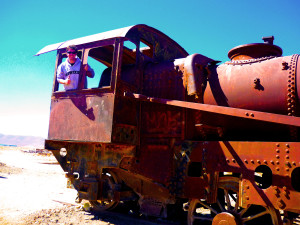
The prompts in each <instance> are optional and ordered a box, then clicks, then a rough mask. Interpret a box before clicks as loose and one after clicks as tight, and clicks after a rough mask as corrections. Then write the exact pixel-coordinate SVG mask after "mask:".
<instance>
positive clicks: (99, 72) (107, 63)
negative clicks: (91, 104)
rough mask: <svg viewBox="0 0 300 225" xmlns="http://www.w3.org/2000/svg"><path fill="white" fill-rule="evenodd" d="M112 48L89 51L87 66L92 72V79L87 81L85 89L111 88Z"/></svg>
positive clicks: (106, 47)
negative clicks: (93, 74) (93, 73)
mask: <svg viewBox="0 0 300 225" xmlns="http://www.w3.org/2000/svg"><path fill="white" fill-rule="evenodd" d="M113 53H114V46H113V45H107V46H101V47H98V48H92V49H90V50H89V53H88V58H87V64H88V65H89V66H90V67H91V68H92V69H93V70H94V72H95V76H94V78H90V79H88V83H87V88H88V89H90V88H103V87H110V86H111V76H112V74H111V73H112V64H113V63H112V61H113Z"/></svg>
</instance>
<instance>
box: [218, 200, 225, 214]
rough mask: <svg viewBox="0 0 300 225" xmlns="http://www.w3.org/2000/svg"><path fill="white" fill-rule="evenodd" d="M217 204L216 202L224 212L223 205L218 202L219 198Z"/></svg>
mask: <svg viewBox="0 0 300 225" xmlns="http://www.w3.org/2000/svg"><path fill="white" fill-rule="evenodd" d="M217 204H218V206H219V208H220V209H221V212H225V209H224V208H223V206H222V204H221V203H220V201H219V199H218V200H217Z"/></svg>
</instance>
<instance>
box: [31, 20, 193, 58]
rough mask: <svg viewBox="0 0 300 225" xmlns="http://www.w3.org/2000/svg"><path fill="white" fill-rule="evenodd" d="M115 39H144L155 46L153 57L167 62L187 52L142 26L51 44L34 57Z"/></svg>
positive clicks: (147, 27)
mask: <svg viewBox="0 0 300 225" xmlns="http://www.w3.org/2000/svg"><path fill="white" fill-rule="evenodd" d="M116 37H121V38H122V37H123V38H125V37H126V38H129V39H130V40H131V41H133V42H134V43H138V41H139V40H140V38H141V39H144V40H145V41H146V42H148V43H151V44H152V45H153V46H155V55H156V56H157V57H158V58H161V59H164V60H167V59H170V57H173V58H181V57H185V56H187V55H188V54H187V52H186V51H185V50H184V49H183V48H182V47H181V46H180V45H179V44H177V43H176V42H175V41H173V40H172V39H171V38H169V37H168V36H167V35H165V34H164V33H162V32H160V31H158V30H156V29H154V28H152V27H149V26H147V25H144V24H139V25H134V26H129V27H124V28H120V29H116V30H112V31H107V32H103V33H99V34H94V35H90V36H86V37H82V38H77V39H73V40H68V41H65V42H60V43H57V44H52V45H48V46H46V47H44V48H43V49H41V50H40V51H39V52H38V53H37V54H36V56H38V55H41V54H43V53H47V52H50V51H54V50H59V49H65V48H66V47H68V46H69V45H83V44H89V43H93V42H97V41H101V40H108V39H113V38H116Z"/></svg>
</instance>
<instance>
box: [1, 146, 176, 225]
mask: <svg viewBox="0 0 300 225" xmlns="http://www.w3.org/2000/svg"><path fill="white" fill-rule="evenodd" d="M76 195H77V193H76V191H75V190H73V189H68V188H66V178H65V176H64V172H63V170H62V169H61V167H60V166H59V165H58V163H57V162H56V159H55V158H54V156H53V155H52V154H51V153H50V152H47V151H37V150H35V149H34V150H33V149H32V148H31V149H30V148H22V147H0V224H4V225H14V224H20V225H29V224H65V225H67V224H68V225H71V224H72V225H77V224H78V225H79V224H92V225H94V224H101V225H107V224H115V225H132V224H142V225H153V224H165V225H167V224H172V225H174V224H177V225H178V224H179V223H173V222H169V221H164V220H161V219H155V218H145V217H143V216H142V215H138V214H136V213H133V212H132V211H131V210H130V209H127V208H119V209H118V210H117V211H116V212H103V213H97V212H95V211H93V208H90V207H83V206H87V204H88V202H85V201H83V202H81V203H80V204H79V203H76V202H75V198H76ZM84 204H86V205H84Z"/></svg>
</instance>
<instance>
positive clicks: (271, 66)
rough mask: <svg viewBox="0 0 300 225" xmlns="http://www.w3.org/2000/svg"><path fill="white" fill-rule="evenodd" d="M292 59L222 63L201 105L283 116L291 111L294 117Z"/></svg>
mask: <svg viewBox="0 0 300 225" xmlns="http://www.w3.org/2000/svg"><path fill="white" fill-rule="evenodd" d="M294 58H295V57H292V56H286V57H279V58H270V59H266V60H264V61H260V62H251V61H249V62H248V63H247V62H245V61H244V63H245V64H239V62H238V61H237V62H235V61H233V62H232V63H231V64H222V65H220V66H218V67H217V69H216V73H213V74H212V75H211V76H210V78H209V80H208V87H207V89H206V91H205V94H204V103H206V104H213V105H221V106H227V107H233V108H243V109H249V110H256V111H262V112H270V113H278V114H285V115H288V114H289V113H291V112H290V111H292V110H293V111H294V113H293V115H296V114H297V113H296V105H298V100H297V99H296V93H297V91H296V87H295V86H293V85H294V84H295V83H298V81H297V79H299V78H298V77H296V76H295V72H296V71H295V68H293V66H295V64H297V63H298V60H297V58H298V57H297V58H295V59H294ZM285 63H287V66H286V67H285V66H284V65H286V64H285ZM292 64H293V65H292ZM262 71H263V72H262ZM291 76H292V77H291ZM287 102H289V103H290V105H291V106H288V103H287ZM292 108H293V109H292Z"/></svg>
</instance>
